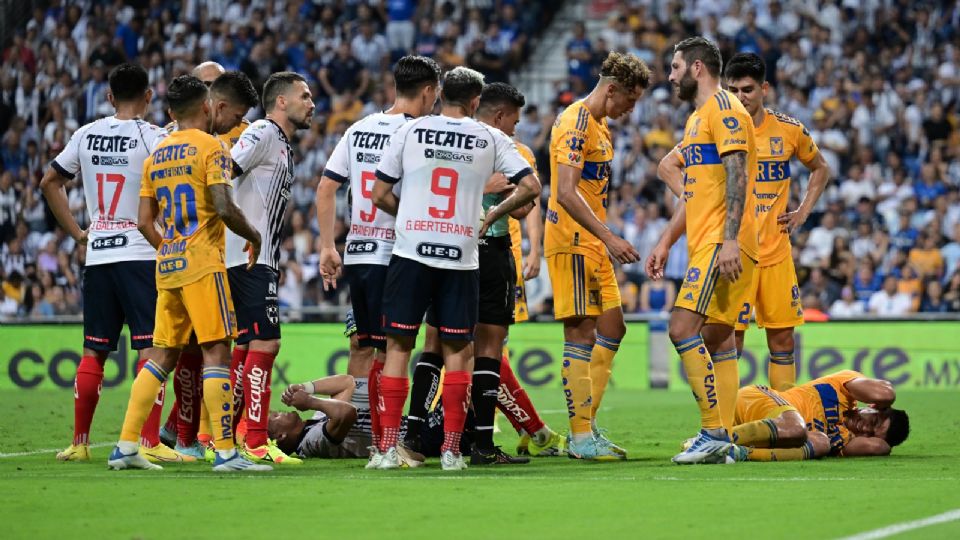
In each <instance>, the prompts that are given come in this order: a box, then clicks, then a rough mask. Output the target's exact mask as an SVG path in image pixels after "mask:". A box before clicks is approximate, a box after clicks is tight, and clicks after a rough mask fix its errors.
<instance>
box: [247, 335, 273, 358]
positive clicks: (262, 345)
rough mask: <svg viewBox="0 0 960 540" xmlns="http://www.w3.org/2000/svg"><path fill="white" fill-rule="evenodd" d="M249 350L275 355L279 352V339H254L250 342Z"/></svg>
mask: <svg viewBox="0 0 960 540" xmlns="http://www.w3.org/2000/svg"><path fill="white" fill-rule="evenodd" d="M250 350H251V351H257V352H262V353H266V354H270V355H273V356H276V355H278V354H280V340H279V339H255V340H253V341H251V342H250Z"/></svg>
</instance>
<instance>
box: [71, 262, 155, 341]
mask: <svg viewBox="0 0 960 540" xmlns="http://www.w3.org/2000/svg"><path fill="white" fill-rule="evenodd" d="M156 268H157V265H156V262H154V261H123V262H115V263H108V264H96V265H93V266H87V267H85V268H84V269H83V346H84V347H85V348H87V349H93V350H95V351H115V350H117V344H118V343H119V341H120V332H121V331H122V330H123V323H124V322H126V323H127V326H128V327H129V328H130V347H131V348H133V349H136V350H140V349H146V348H148V347H153V322H154V317H155V316H156V310H157V274H156Z"/></svg>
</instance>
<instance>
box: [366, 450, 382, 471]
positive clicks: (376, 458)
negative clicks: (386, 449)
mask: <svg viewBox="0 0 960 540" xmlns="http://www.w3.org/2000/svg"><path fill="white" fill-rule="evenodd" d="M367 450H369V451H370V460H369V461H367V464H366V465H365V466H364V467H363V468H364V469H379V468H380V462H381V461H383V454H381V453H380V449H378V448H377V447H376V446H368V447H367Z"/></svg>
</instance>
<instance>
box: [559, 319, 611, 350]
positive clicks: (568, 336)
mask: <svg viewBox="0 0 960 540" xmlns="http://www.w3.org/2000/svg"><path fill="white" fill-rule="evenodd" d="M596 329H597V322H596V319H591V318H586V317H583V318H576V319H566V320H564V321H563V340H564V341H566V342H568V343H577V344H579V345H587V346H589V347H593V344H594V343H595V342H596V341H597V334H596ZM608 337H612V336H608Z"/></svg>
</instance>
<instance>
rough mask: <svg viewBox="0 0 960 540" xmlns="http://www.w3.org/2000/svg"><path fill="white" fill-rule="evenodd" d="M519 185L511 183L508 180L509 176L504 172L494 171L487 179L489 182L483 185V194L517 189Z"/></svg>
mask: <svg viewBox="0 0 960 540" xmlns="http://www.w3.org/2000/svg"><path fill="white" fill-rule="evenodd" d="M516 187H517V186H515V185H513V184H511V183H510V181H509V180H507V177H506V176H505V175H504V174H503V173H499V172H498V173H493V176H491V177H490V178H489V179H488V180H487V184H486V185H485V186H483V194H484V195H488V194H491V193H503V192H509V191H512V190H513V189H515V188H516Z"/></svg>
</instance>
